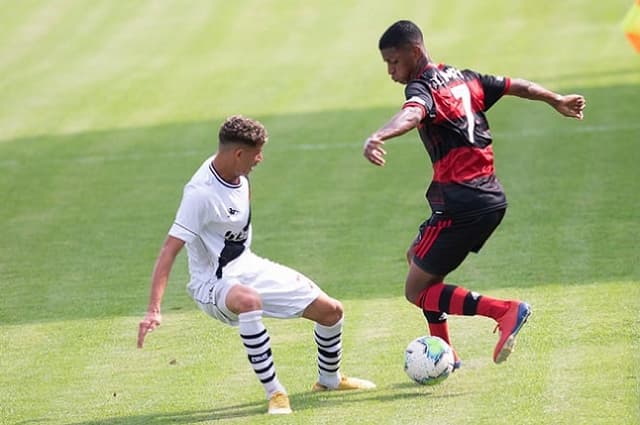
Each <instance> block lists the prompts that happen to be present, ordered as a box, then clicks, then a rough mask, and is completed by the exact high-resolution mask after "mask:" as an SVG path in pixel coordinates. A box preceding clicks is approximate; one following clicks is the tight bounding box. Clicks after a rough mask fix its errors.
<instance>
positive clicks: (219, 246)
mask: <svg viewBox="0 0 640 425" xmlns="http://www.w3.org/2000/svg"><path fill="white" fill-rule="evenodd" d="M213 158H214V156H212V157H210V158H208V159H207V160H206V161H205V162H204V163H203V164H202V165H201V166H200V168H199V169H198V170H197V171H196V173H195V174H194V175H193V177H192V178H191V180H190V181H189V182H188V183H187V184H186V185H185V187H184V191H183V195H182V201H181V202H180V207H179V208H178V212H177V214H176V218H175V221H174V223H173V225H172V226H171V228H170V229H169V235H171V236H173V237H176V238H178V239H181V240H183V241H184V242H185V245H186V247H187V251H188V257H189V273H190V275H191V282H190V284H189V287H190V289H192V287H197V286H199V285H200V284H202V283H205V282H210V281H212V280H215V279H218V278H220V277H221V276H222V273H223V272H228V271H230V270H233V269H234V268H237V267H238V263H241V262H242V257H245V256H247V255H248V254H249V247H250V245H251V206H250V202H249V198H250V192H249V181H248V179H247V178H246V177H244V176H242V177H240V183H238V184H235V185H234V184H230V183H228V182H226V181H225V180H223V179H222V177H220V176H219V175H218V173H217V172H216V170H215V169H214V168H213V165H212V161H213ZM249 256H250V255H249Z"/></svg>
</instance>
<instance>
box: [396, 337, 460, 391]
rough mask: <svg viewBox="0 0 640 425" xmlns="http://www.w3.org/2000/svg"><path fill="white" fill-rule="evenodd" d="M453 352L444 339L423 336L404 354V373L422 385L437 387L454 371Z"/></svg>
mask: <svg viewBox="0 0 640 425" xmlns="http://www.w3.org/2000/svg"><path fill="white" fill-rule="evenodd" d="M454 361H455V360H454V357H453V350H452V349H451V347H450V346H449V344H447V343H446V342H445V341H444V340H443V339H442V338H439V337H437V336H422V337H420V338H416V339H414V340H413V341H411V342H410V343H409V345H408V346H407V349H406V350H405V352H404V371H405V372H406V373H407V375H409V378H411V379H413V380H414V381H415V382H417V383H418V384H421V385H435V384H437V383H440V382H442V381H444V380H445V379H447V377H448V376H449V374H450V373H451V372H452V371H453V363H454Z"/></svg>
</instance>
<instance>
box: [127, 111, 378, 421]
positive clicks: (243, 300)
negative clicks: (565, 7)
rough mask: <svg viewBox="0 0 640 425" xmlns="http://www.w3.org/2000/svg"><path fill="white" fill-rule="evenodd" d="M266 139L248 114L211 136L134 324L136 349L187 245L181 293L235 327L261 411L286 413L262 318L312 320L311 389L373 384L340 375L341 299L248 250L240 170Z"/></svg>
mask: <svg viewBox="0 0 640 425" xmlns="http://www.w3.org/2000/svg"><path fill="white" fill-rule="evenodd" d="M267 139H268V136H267V131H266V129H265V128H264V126H263V125H262V124H261V123H260V122H258V121H255V120H253V119H250V118H246V117H243V116H241V115H235V116H232V117H229V118H227V119H226V120H225V122H224V123H223V124H222V126H221V127H220V131H219V133H218V141H219V143H218V150H217V152H216V153H215V155H213V156H212V157H210V158H208V159H207V160H206V161H205V162H204V163H203V164H202V165H201V166H200V168H199V169H198V170H197V171H196V173H195V174H194V175H193V177H192V178H191V180H190V181H189V183H187V185H186V186H185V188H184V192H183V196H182V201H181V203H180V207H179V208H178V212H177V214H176V218H175V221H174V223H173V225H172V226H171V228H170V229H169V234H168V236H167V238H166V239H165V241H164V244H163V246H162V248H161V250H160V254H159V255H158V258H157V260H156V263H155V267H154V270H153V274H152V278H151V294H150V299H149V306H148V308H147V313H146V315H145V317H144V319H143V320H142V321H141V322H140V324H139V329H138V347H139V348H142V346H143V344H144V339H145V336H146V335H147V333H148V332H151V331H152V330H154V329H155V328H156V327H157V326H159V325H160V322H161V315H160V305H161V303H162V297H163V294H164V291H165V288H166V286H167V283H168V279H169V273H170V271H171V268H172V266H173V263H174V261H175V258H176V256H177V255H178V253H179V252H180V250H181V249H182V247H183V246H185V245H186V247H187V254H188V259H189V273H190V277H191V279H190V282H189V284H188V286H187V290H188V292H189V294H190V295H191V297H192V298H193V299H194V301H195V302H196V304H197V305H198V307H200V309H202V310H203V311H204V312H205V313H207V314H208V315H209V316H211V317H213V318H215V319H218V320H220V321H221V322H223V323H226V324H228V325H231V326H237V327H238V328H239V333H240V338H241V339H242V342H243V344H244V346H245V349H246V351H247V355H248V358H249V362H250V363H251V366H252V367H253V370H254V372H255V373H256V376H257V377H258V379H259V380H260V382H261V383H262V385H263V387H264V390H265V393H266V396H267V399H268V400H269V407H268V412H269V413H272V414H283V413H291V407H290V404H289V398H288V396H287V392H286V390H285V388H284V386H283V385H282V384H281V383H280V381H279V380H278V377H277V376H276V369H275V366H274V363H273V356H272V354H271V347H270V340H269V333H268V332H267V330H266V329H265V327H264V324H263V321H262V317H263V316H265V317H274V318H280V319H287V318H294V317H304V318H306V319H309V320H312V321H314V322H315V329H314V339H315V342H316V344H317V346H318V356H317V363H318V382H316V383H315V384H314V385H313V387H312V391H326V390H356V389H371V388H375V384H373V383H372V382H370V381H367V380H364V379H358V378H353V377H347V376H345V375H342V374H341V373H340V360H341V357H342V324H343V308H342V304H341V303H340V302H339V301H338V300H335V299H333V298H331V297H329V296H328V295H327V294H325V293H324V292H323V291H322V290H321V289H320V288H319V287H318V286H317V285H316V284H315V283H314V282H312V281H311V280H310V279H309V278H307V277H306V276H304V275H303V274H301V273H298V272H297V271H295V270H293V269H291V268H289V267H286V266H283V265H280V264H277V263H274V262H271V261H269V260H267V259H264V258H261V257H259V256H257V255H255V254H254V253H253V252H251V249H250V246H251V206H250V190H249V180H248V178H247V176H248V174H249V173H250V172H251V170H253V168H254V167H255V166H256V165H258V164H259V163H260V162H261V161H262V148H263V146H264V144H265V143H266V142H267Z"/></svg>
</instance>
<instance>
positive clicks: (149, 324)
mask: <svg viewBox="0 0 640 425" xmlns="http://www.w3.org/2000/svg"><path fill="white" fill-rule="evenodd" d="M161 321H162V316H161V315H160V313H155V312H154V313H147V314H146V315H145V316H144V319H142V320H141V321H140V324H139V325H138V348H142V346H143V345H144V337H145V336H147V333H149V332H152V331H153V330H154V329H155V328H157V327H158V326H160V322H161Z"/></svg>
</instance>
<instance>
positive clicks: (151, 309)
mask: <svg viewBox="0 0 640 425" xmlns="http://www.w3.org/2000/svg"><path fill="white" fill-rule="evenodd" d="M183 246H184V241H182V240H180V239H178V238H174V237H173V236H167V239H165V241H164V243H163V244H162V248H161V249H160V254H158V259H157V260H156V264H155V266H154V268H153V274H152V276H151V294H150V296H149V306H148V307H147V313H146V314H145V316H144V319H142V320H141V321H140V324H139V325H138V348H142V346H143V345H144V338H145V337H146V336H147V333H149V332H151V331H153V330H154V329H155V328H156V327H158V326H160V322H162V316H161V314H160V305H161V304H162V297H163V295H164V291H165V289H166V287H167V282H169V274H170V273H171V268H172V267H173V263H174V261H175V259H176V257H177V256H178V253H179V252H180V250H181V249H182V247H183Z"/></svg>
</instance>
